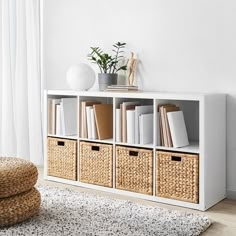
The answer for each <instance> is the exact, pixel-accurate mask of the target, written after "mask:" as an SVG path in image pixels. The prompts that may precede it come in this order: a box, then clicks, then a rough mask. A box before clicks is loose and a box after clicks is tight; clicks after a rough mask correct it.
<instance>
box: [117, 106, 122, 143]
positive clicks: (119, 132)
mask: <svg viewBox="0 0 236 236" xmlns="http://www.w3.org/2000/svg"><path fill="white" fill-rule="evenodd" d="M120 135H121V119H120V109H116V142H121V136H120Z"/></svg>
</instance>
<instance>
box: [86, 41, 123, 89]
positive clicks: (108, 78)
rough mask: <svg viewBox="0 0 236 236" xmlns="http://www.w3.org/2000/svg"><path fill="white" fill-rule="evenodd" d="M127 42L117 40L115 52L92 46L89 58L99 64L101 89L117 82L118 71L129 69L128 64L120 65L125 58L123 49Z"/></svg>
mask: <svg viewBox="0 0 236 236" xmlns="http://www.w3.org/2000/svg"><path fill="white" fill-rule="evenodd" d="M125 45H126V43H121V42H117V43H115V44H114V45H113V49H112V51H113V54H108V53H105V52H103V50H102V49H101V48H99V47H91V50H92V51H91V53H90V54H89V55H88V59H89V60H90V61H92V63H95V64H97V65H98V67H99V70H100V73H99V74H98V84H99V89H100V90H101V91H103V90H105V89H106V88H107V86H108V85H113V84H117V77H118V74H117V73H118V71H121V70H127V65H120V64H121V61H122V59H123V58H124V56H123V55H122V54H123V52H124V51H123V49H124V48H125Z"/></svg>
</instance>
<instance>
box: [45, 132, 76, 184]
mask: <svg viewBox="0 0 236 236" xmlns="http://www.w3.org/2000/svg"><path fill="white" fill-rule="evenodd" d="M47 163H48V175H49V176H55V177H59V178H63V179H70V180H77V141H75V140H69V139H59V138H51V137H48V161H47Z"/></svg>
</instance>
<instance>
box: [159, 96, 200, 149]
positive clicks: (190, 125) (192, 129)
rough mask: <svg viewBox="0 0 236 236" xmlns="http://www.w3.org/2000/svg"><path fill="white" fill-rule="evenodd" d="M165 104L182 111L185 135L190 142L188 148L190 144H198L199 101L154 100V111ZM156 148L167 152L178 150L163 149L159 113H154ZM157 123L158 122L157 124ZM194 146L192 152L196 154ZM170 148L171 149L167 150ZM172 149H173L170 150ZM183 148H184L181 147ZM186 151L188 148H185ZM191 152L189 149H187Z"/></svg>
mask: <svg viewBox="0 0 236 236" xmlns="http://www.w3.org/2000/svg"><path fill="white" fill-rule="evenodd" d="M165 104H173V105H176V106H178V107H179V110H180V111H183V114H184V121H185V125H186V130H187V135H188V139H189V142H190V147H191V146H192V144H191V143H195V144H196V143H199V133H200V132H199V127H200V108H199V101H186V100H164V99H158V100H156V111H158V108H159V107H160V106H161V105H165ZM156 116H157V117H156V119H155V121H156V124H155V127H156V131H155V132H156V146H158V147H161V148H163V149H166V148H167V150H178V149H179V148H173V147H165V146H162V145H161V143H160V142H161V137H160V123H159V122H160V117H159V116H160V113H159V112H157V113H156ZM158 121H159V122H158ZM195 144H194V147H193V151H194V152H197V148H196V145H195ZM169 148H171V149H169ZM172 148H173V149H172ZM183 148H185V147H183ZM186 148H187V147H186ZM187 149H188V148H187ZM189 149H190V150H191V148H189Z"/></svg>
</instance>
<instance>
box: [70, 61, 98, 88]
mask: <svg viewBox="0 0 236 236" xmlns="http://www.w3.org/2000/svg"><path fill="white" fill-rule="evenodd" d="M95 78H96V75H95V72H94V70H93V69H92V68H91V67H90V66H89V65H87V64H85V63H80V64H76V65H72V66H70V68H69V69H68V71H67V73H66V80H67V83H68V85H69V86H70V88H71V89H73V90H88V89H90V88H91V87H92V86H93V84H94V82H95Z"/></svg>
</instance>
